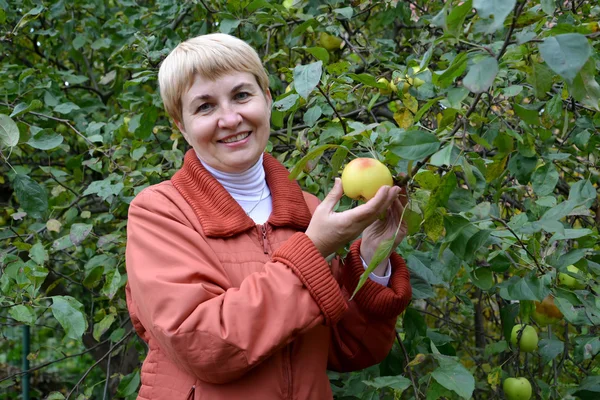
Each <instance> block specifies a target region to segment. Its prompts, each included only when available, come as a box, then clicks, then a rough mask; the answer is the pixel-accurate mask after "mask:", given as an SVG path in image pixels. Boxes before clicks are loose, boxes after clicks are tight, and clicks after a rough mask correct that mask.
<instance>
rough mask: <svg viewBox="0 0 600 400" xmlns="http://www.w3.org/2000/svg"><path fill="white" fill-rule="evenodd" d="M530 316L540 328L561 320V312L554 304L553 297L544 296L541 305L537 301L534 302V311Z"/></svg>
mask: <svg viewBox="0 0 600 400" xmlns="http://www.w3.org/2000/svg"><path fill="white" fill-rule="evenodd" d="M531 316H532V317H533V319H534V320H535V322H537V323H538V324H539V325H540V326H548V325H550V324H555V323H557V322H560V321H561V320H562V318H563V314H562V312H560V310H559V309H558V307H556V305H555V304H554V297H552V296H551V295H548V296H546V298H545V299H544V300H543V301H542V302H541V303H540V302H539V301H536V302H535V311H533V313H532V314H531Z"/></svg>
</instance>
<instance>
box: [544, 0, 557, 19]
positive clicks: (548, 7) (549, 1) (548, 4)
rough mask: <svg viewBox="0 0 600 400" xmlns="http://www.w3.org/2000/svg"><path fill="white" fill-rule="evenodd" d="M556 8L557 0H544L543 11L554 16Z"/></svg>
mask: <svg viewBox="0 0 600 400" xmlns="http://www.w3.org/2000/svg"><path fill="white" fill-rule="evenodd" d="M554 10H556V0H542V11H544V12H545V13H546V14H548V15H549V16H553V15H554Z"/></svg>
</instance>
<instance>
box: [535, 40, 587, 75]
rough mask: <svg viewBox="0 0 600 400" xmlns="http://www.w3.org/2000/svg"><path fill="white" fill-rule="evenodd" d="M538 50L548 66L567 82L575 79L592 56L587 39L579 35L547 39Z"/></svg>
mask: <svg viewBox="0 0 600 400" xmlns="http://www.w3.org/2000/svg"><path fill="white" fill-rule="evenodd" d="M539 49H540V54H541V55H542V57H543V58H544V61H546V63H547V64H548V66H549V67H550V68H552V70H553V71H554V72H556V73H557V74H559V75H560V76H562V77H563V78H564V79H565V80H566V81H567V82H572V81H573V79H575V76H576V75H577V73H578V72H579V71H580V70H581V68H583V66H584V65H585V63H586V61H587V60H588V58H589V57H590V55H591V54H592V47H591V46H590V44H589V42H588V40H587V38H586V37H585V36H583V35H581V34H579V33H566V34H564V35H557V36H550V37H547V38H546V39H544V41H543V42H542V43H540V45H539Z"/></svg>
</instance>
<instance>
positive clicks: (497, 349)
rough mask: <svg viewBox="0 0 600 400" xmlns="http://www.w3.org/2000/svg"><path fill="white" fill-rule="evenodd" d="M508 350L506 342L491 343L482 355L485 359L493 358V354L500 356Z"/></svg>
mask: <svg viewBox="0 0 600 400" xmlns="http://www.w3.org/2000/svg"><path fill="white" fill-rule="evenodd" d="M507 350H508V343H506V340H500V341H498V342H492V343H490V344H488V345H486V346H485V351H484V355H485V356H486V357H489V356H493V355H494V354H500V353H502V352H505V351H507Z"/></svg>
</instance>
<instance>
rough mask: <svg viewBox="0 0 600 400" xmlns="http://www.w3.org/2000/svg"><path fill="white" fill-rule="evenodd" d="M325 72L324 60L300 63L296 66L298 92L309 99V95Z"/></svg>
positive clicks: (295, 74)
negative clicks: (306, 63) (305, 63)
mask: <svg viewBox="0 0 600 400" xmlns="http://www.w3.org/2000/svg"><path fill="white" fill-rule="evenodd" d="M322 73H323V62H322V61H317V62H316V63H312V64H308V65H298V66H296V68H294V87H295V88H296V92H298V94H299V95H300V96H302V97H304V98H305V99H307V100H308V96H309V95H310V93H311V92H312V91H313V89H314V88H316V87H317V85H318V84H319V81H320V80H321V74H322Z"/></svg>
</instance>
